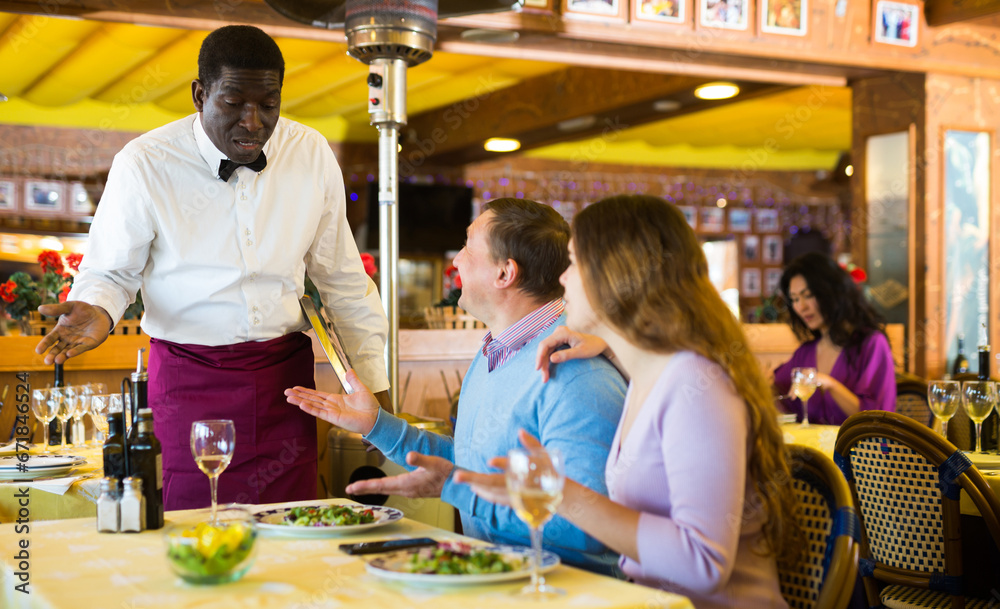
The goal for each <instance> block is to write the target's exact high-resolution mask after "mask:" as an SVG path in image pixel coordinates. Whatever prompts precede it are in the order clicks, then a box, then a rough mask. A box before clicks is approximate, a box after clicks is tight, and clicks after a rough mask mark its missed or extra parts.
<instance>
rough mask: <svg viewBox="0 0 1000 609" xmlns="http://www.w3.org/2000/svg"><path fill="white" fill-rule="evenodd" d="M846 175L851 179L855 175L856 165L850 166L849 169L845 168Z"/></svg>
mask: <svg viewBox="0 0 1000 609" xmlns="http://www.w3.org/2000/svg"><path fill="white" fill-rule="evenodd" d="M844 173H845V174H847V177H851V176H852V175H854V165H848V166H847V167H844Z"/></svg>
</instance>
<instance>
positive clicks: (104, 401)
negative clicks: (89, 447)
mask: <svg viewBox="0 0 1000 609" xmlns="http://www.w3.org/2000/svg"><path fill="white" fill-rule="evenodd" d="M115 402H117V404H118V409H117V412H121V410H122V407H121V402H122V396H121V395H120V394H114V393H98V394H96V395H92V396H90V408H89V409H88V412H89V413H90V418H91V420H93V422H94V442H95V443H97V444H100V443H101V442H102V441H103V440H104V439H106V438H107V437H108V415H109V414H111V413H112V412H114V411H113V410H112V404H114V403H115Z"/></svg>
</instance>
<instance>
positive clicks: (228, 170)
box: [219, 150, 267, 182]
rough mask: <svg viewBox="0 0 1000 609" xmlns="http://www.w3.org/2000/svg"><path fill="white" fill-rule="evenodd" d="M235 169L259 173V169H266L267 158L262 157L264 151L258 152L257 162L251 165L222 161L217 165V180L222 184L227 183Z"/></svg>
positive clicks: (227, 160)
mask: <svg viewBox="0 0 1000 609" xmlns="http://www.w3.org/2000/svg"><path fill="white" fill-rule="evenodd" d="M237 167H249V168H250V169H253V170H254V171H260V170H261V169H264V168H265V167H267V157H266V156H264V151H263V150H262V151H261V152H260V156H258V157H257V160H256V161H254V162H252V163H237V162H236V161H230V160H229V159H222V162H221V163H219V179H220V180H222V181H223V182H228V181H229V178H231V177H232V175H233V172H234V171H236V168H237Z"/></svg>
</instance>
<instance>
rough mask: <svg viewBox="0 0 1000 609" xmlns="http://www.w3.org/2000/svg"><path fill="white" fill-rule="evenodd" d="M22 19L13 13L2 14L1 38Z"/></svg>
mask: <svg viewBox="0 0 1000 609" xmlns="http://www.w3.org/2000/svg"><path fill="white" fill-rule="evenodd" d="M19 18H20V15H15V14H13V13H0V36H2V35H3V33H4V31H6V29H7V28H8V27H9V26H10V24H12V23H14V22H15V21H17V20H18V19H19Z"/></svg>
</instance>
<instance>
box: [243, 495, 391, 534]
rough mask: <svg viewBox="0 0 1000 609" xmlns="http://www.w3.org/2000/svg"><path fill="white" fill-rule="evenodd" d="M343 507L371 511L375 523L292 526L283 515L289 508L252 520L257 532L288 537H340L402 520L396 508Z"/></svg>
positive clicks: (266, 512) (262, 514) (371, 506)
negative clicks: (255, 521)
mask: <svg viewBox="0 0 1000 609" xmlns="http://www.w3.org/2000/svg"><path fill="white" fill-rule="evenodd" d="M295 507H312V508H317V509H322V508H328V507H334V506H332V505H330V504H325V503H323V504H318V505H300V506H295ZM345 507H349V508H351V509H353V510H371V511H372V513H373V514H374V516H375V522H369V523H367V524H351V525H340V526H313V527H303V526H294V525H290V524H285V514H287V513H288V512H290V511H291V510H292V508H290V507H288V508H276V509H273V510H264V511H261V512H257V513H256V514H254V518H255V519H256V520H257V528H258V529H259V530H261V531H264V532H267V533H274V534H277V535H286V536H290V537H336V536H337V535H342V534H344V533H355V532H359V531H367V530H368V529H374V528H378V527H383V526H385V525H387V524H392V523H393V522H396V521H397V520H400V519H402V518H403V512H401V511H399V510H397V509H396V508H391V507H385V506H382V505H347V506H345Z"/></svg>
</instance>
